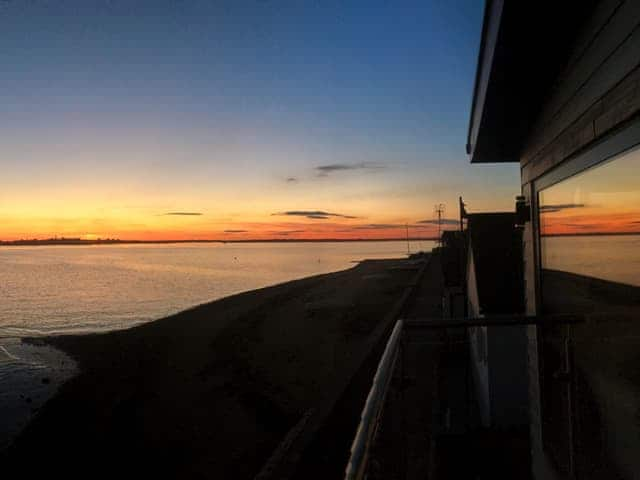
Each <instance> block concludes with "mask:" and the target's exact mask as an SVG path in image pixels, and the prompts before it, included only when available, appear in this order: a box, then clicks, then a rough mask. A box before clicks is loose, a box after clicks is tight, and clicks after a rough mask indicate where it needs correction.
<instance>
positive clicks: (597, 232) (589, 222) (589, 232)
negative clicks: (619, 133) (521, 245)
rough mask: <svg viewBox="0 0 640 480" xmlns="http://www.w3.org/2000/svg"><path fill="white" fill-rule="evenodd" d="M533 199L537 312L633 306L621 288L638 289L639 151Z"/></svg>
mask: <svg viewBox="0 0 640 480" xmlns="http://www.w3.org/2000/svg"><path fill="white" fill-rule="evenodd" d="M538 198H539V212H540V235H541V239H540V242H541V264H542V265H541V266H542V274H543V281H542V287H543V304H544V307H545V308H546V309H547V310H551V311H558V310H570V311H571V312H576V311H580V312H585V311H587V312H588V311H595V310H597V311H602V310H610V309H611V308H616V307H619V308H624V307H625V306H627V307H629V306H630V305H637V303H636V302H633V301H632V300H633V292H634V291H635V292H636V295H637V291H638V290H637V288H629V287H630V286H633V287H640V149H633V150H631V151H629V152H627V153H623V154H621V155H620V156H618V157H616V158H614V159H612V160H610V161H608V162H606V163H604V164H602V165H599V166H596V167H593V168H590V169H588V170H586V171H584V172H582V173H580V174H578V175H575V176H573V177H570V178H569V179H567V180H564V181H562V182H560V183H557V184H555V185H552V186H550V187H548V188H546V189H544V190H542V191H541V192H540V193H539V197H538ZM636 300H637V298H636Z"/></svg>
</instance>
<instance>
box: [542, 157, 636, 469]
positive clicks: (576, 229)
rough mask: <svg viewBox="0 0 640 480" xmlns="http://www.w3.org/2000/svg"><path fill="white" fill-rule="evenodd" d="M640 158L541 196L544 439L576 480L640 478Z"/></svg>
mask: <svg viewBox="0 0 640 480" xmlns="http://www.w3.org/2000/svg"><path fill="white" fill-rule="evenodd" d="M639 173H640V150H638V149H634V150H631V151H628V152H625V153H624V154H622V155H620V156H618V157H616V158H615V159H613V160H611V161H608V162H606V163H604V164H601V165H599V166H597V167H594V168H591V169H589V170H587V171H585V172H583V173H581V174H578V175H575V176H574V177H571V178H569V179H567V180H565V181H563V182H561V183H558V184H556V185H553V186H551V187H549V188H547V189H545V190H543V191H541V192H540V193H539V197H538V198H539V204H540V210H539V213H540V232H541V238H540V245H541V267H542V272H541V273H542V275H541V279H542V302H543V312H544V313H581V314H584V315H585V317H584V318H585V321H584V322H583V323H579V324H576V325H552V326H545V327H544V328H542V327H541V328H540V329H539V337H538V338H539V342H540V344H539V346H540V353H541V371H542V376H541V379H542V380H541V389H542V390H541V397H542V416H543V441H544V445H545V449H546V450H547V452H548V453H549V455H550V457H551V458H552V459H553V460H554V462H555V463H556V466H557V467H558V469H559V470H560V471H562V472H564V473H566V474H569V473H571V472H572V473H571V474H572V475H573V476H574V477H575V478H589V479H591V478H635V477H634V472H635V473H637V472H638V471H640V456H638V445H639V444H638V442H639V439H640V422H638V418H640V316H639V315H638V314H639V313H640V181H639V180H640V175H639Z"/></svg>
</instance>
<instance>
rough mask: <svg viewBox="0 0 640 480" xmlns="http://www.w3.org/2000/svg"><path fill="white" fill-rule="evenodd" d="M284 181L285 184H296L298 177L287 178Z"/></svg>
mask: <svg viewBox="0 0 640 480" xmlns="http://www.w3.org/2000/svg"><path fill="white" fill-rule="evenodd" d="M284 181H285V182H287V183H296V182H297V181H298V177H287V178H285V180H284Z"/></svg>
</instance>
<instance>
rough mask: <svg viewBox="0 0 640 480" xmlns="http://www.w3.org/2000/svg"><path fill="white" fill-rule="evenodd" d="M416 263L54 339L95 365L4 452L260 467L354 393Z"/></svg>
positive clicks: (77, 459)
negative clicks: (311, 416) (317, 414)
mask: <svg viewBox="0 0 640 480" xmlns="http://www.w3.org/2000/svg"><path fill="white" fill-rule="evenodd" d="M407 267H408V268H407ZM416 272H417V267H412V266H411V265H410V264H409V263H408V262H407V261H402V260H381V261H367V262H363V263H361V264H359V265H357V266H356V267H354V268H352V269H349V270H346V271H343V272H337V273H332V274H327V275H319V276H315V277H310V278H306V279H302V280H297V281H293V282H288V283H284V284H281V285H276V286H273V287H268V288H265V289H261V290H255V291H251V292H247V293H243V294H239V295H235V296H232V297H228V298H225V299H222V300H218V301H215V302H212V303H209V304H205V305H201V306H198V307H195V308H193V309H190V310H187V311H184V312H181V313H178V314H176V315H173V316H171V317H167V318H164V319H161V320H158V321H155V322H152V323H149V324H145V325H142V326H138V327H135V328H132V329H129V330H124V331H118V332H111V333H108V334H96V335H87V336H67V337H53V338H48V339H45V341H46V342H47V343H50V344H52V345H54V346H56V347H58V348H60V349H62V350H63V351H65V352H66V353H67V354H69V355H70V356H71V357H73V358H74V359H75V360H76V361H77V362H78V364H79V366H80V368H81V370H82V373H81V374H80V375H78V376H77V377H75V378H74V379H72V380H70V381H69V382H67V383H66V384H65V385H63V386H62V388H61V389H60V391H59V393H58V395H56V396H55V397H54V398H53V399H52V400H50V401H49V402H48V403H47V404H46V405H45V407H44V408H43V409H42V410H41V412H40V413H39V414H38V415H37V416H36V418H35V419H34V421H32V422H31V423H30V425H28V426H27V428H26V429H25V430H24V432H23V433H22V435H20V436H19V437H18V439H17V440H16V441H15V443H14V445H13V446H12V447H11V448H10V449H9V450H8V451H7V452H6V453H5V458H0V460H2V462H1V463H3V465H4V466H3V472H12V471H16V472H19V473H20V474H21V475H26V476H27V477H28V478H32V477H35V476H36V475H40V474H47V475H54V474H56V475H57V474H60V475H62V476H63V478H80V477H83V478H86V477H92V478H96V477H101V478H106V477H114V476H115V477H127V478H128V477H132V476H134V475H144V476H145V478H148V477H150V476H152V475H153V476H157V477H161V478H166V477H170V478H253V476H255V475H256V474H257V473H258V471H259V470H260V468H261V467H262V466H263V464H264V462H265V461H266V460H267V459H268V458H269V457H270V456H271V455H272V453H273V452H274V450H275V449H276V448H277V447H278V445H279V444H280V442H281V441H282V440H283V438H284V437H285V436H286V435H287V433H288V432H289V431H290V429H291V428H292V427H293V426H294V425H296V424H298V423H299V421H300V419H301V418H302V417H303V415H305V413H308V412H310V411H311V412H312V411H315V410H322V406H323V405H326V404H328V403H331V402H334V401H335V399H336V398H337V397H338V396H339V395H340V394H341V393H342V389H343V386H344V385H345V382H348V380H349V379H350V378H351V377H352V376H353V375H354V374H355V373H356V371H357V370H358V368H359V366H360V365H361V363H362V359H363V358H364V356H366V353H367V352H369V351H370V350H371V348H372V345H373V343H375V342H376V341H379V338H376V337H377V336H379V333H380V331H381V330H380V329H381V326H382V327H383V326H384V325H381V323H382V322H383V321H384V322H389V321H390V320H389V318H388V316H389V312H391V311H392V310H393V309H394V307H396V306H397V303H398V300H399V299H400V298H401V297H402V295H403V292H405V290H406V288H407V285H409V284H410V283H411V281H412V279H413V278H414V277H415V275H416Z"/></svg>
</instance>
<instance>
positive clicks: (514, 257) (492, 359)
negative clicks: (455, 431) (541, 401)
mask: <svg viewBox="0 0 640 480" xmlns="http://www.w3.org/2000/svg"><path fill="white" fill-rule="evenodd" d="M466 217H467V229H466V239H467V248H466V251H467V259H466V279H465V282H466V288H465V291H466V292H467V295H466V298H467V312H468V313H467V314H468V316H469V317H471V318H475V319H482V318H485V317H486V316H500V315H516V314H522V313H523V310H524V305H523V288H522V283H523V282H522V247H521V246H522V235H521V231H520V229H518V228H517V227H516V216H515V214H514V213H508V212H506V213H475V214H469V215H467V216H466ZM468 335H469V347H470V361H471V373H472V375H473V382H474V386H475V389H476V400H477V403H478V408H479V413H480V419H481V422H482V425H483V426H485V427H494V428H509V427H520V426H524V425H527V423H528V422H527V385H526V381H525V379H526V375H527V358H526V330H525V327H523V326H521V325H512V326H486V325H483V326H477V327H470V328H469V329H468Z"/></svg>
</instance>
